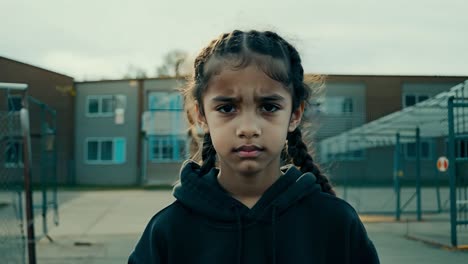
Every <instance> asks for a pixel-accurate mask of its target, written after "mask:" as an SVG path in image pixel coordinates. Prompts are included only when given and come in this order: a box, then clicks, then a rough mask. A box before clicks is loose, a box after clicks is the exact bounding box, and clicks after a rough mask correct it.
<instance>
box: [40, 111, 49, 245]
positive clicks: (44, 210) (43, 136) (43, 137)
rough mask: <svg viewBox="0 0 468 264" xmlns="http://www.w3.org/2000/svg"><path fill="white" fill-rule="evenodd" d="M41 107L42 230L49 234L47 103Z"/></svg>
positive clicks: (44, 233)
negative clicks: (46, 149)
mask: <svg viewBox="0 0 468 264" xmlns="http://www.w3.org/2000/svg"><path fill="white" fill-rule="evenodd" d="M40 107H41V119H40V120H41V121H40V122H41V123H40V125H41V177H40V179H41V189H42V206H41V207H42V232H43V235H45V236H47V232H48V231H47V190H46V188H47V186H46V181H47V180H46V178H47V176H46V175H47V159H46V153H45V152H46V151H45V148H46V140H47V138H46V133H47V132H46V130H47V129H46V127H45V126H46V124H45V122H46V120H45V105H44V104H42V103H41V104H40Z"/></svg>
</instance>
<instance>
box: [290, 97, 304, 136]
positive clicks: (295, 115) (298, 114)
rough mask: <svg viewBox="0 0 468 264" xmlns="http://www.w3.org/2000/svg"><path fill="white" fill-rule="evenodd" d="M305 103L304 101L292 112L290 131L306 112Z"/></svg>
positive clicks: (296, 125)
mask: <svg viewBox="0 0 468 264" xmlns="http://www.w3.org/2000/svg"><path fill="white" fill-rule="evenodd" d="M304 108H305V103H304V102H302V103H301V104H300V105H299V106H298V107H297V108H296V110H294V112H293V113H292V114H291V119H290V120H289V127H288V132H293V131H294V130H295V129H296V128H297V127H298V126H299V124H300V123H301V119H302V115H303V114H304Z"/></svg>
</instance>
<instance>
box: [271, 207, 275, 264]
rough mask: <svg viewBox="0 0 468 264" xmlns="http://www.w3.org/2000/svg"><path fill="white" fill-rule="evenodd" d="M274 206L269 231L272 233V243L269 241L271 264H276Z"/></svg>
mask: <svg viewBox="0 0 468 264" xmlns="http://www.w3.org/2000/svg"><path fill="white" fill-rule="evenodd" d="M275 224H276V205H273V210H272V213H271V231H272V241H271V251H272V252H271V253H272V254H271V255H272V258H273V259H272V262H271V263H272V264H276V227H275Z"/></svg>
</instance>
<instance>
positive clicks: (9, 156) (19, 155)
mask: <svg viewBox="0 0 468 264" xmlns="http://www.w3.org/2000/svg"><path fill="white" fill-rule="evenodd" d="M23 166H24V163H23V143H22V142H20V141H7V142H6V148H5V168H23Z"/></svg>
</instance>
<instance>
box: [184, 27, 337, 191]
mask: <svg viewBox="0 0 468 264" xmlns="http://www.w3.org/2000/svg"><path fill="white" fill-rule="evenodd" d="M252 63H255V64H256V66H258V67H259V68H260V69H261V70H262V71H263V72H264V73H265V74H266V75H268V76H269V77H270V78H272V79H273V80H276V81H278V82H281V83H283V84H284V86H285V87H286V89H288V91H289V93H290V94H291V97H292V111H294V110H295V109H297V108H298V107H300V105H301V103H303V102H308V100H309V97H310V96H311V89H310V87H309V86H308V85H307V84H306V83H304V70H303V68H302V64H301V58H300V56H299V53H298V52H297V50H296V49H295V48H294V47H293V46H292V45H291V44H289V43H288V42H287V41H286V40H284V39H283V38H282V37H280V36H279V35H278V34H276V33H274V32H271V31H264V32H259V31H255V30H252V31H248V32H244V31H240V30H234V31H232V32H231V33H225V34H222V35H221V36H219V37H218V38H217V39H215V40H212V41H211V42H210V44H209V45H208V46H206V47H205V48H204V49H203V50H202V51H201V52H200V53H199V55H198V56H197V57H196V59H195V62H194V72H193V74H192V76H191V79H190V80H189V82H188V86H187V87H186V89H185V98H186V100H189V101H191V102H192V103H193V102H197V103H198V105H200V106H202V105H203V101H202V100H203V93H204V92H205V90H206V88H207V86H208V82H209V80H210V78H211V76H213V75H215V74H218V73H219V72H220V71H222V69H223V67H231V69H242V68H244V67H246V66H248V65H251V64H252ZM186 105H190V104H186ZM189 110H190V109H189ZM199 111H200V114H202V115H204V110H203V107H200V109H199ZM192 125H193V124H192ZM199 151H200V150H199ZM199 154H200V153H197V156H200V155H199ZM281 156H282V160H283V161H291V162H292V163H293V164H294V165H296V166H298V167H299V168H300V170H301V171H302V172H303V173H305V172H312V173H313V174H314V175H315V176H316V178H317V183H319V184H320V186H321V189H322V191H323V192H327V193H329V194H332V195H335V191H334V190H333V188H332V186H331V184H330V183H329V181H328V178H327V177H326V176H325V175H324V174H323V173H322V172H321V170H320V168H319V167H318V165H317V164H316V163H314V160H313V158H312V156H311V155H310V154H309V152H308V150H307V145H306V144H305V143H304V141H303V139H302V133H301V130H300V128H299V127H297V128H296V129H295V130H294V131H293V132H289V133H288V135H287V147H286V149H285V150H284V151H283V153H282V155H281ZM201 160H202V165H201V169H200V173H207V172H208V171H209V170H210V169H211V168H213V167H214V166H215V165H216V150H215V149H214V147H213V144H212V142H211V137H210V134H209V133H205V135H204V136H203V144H202V148H201Z"/></svg>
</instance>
